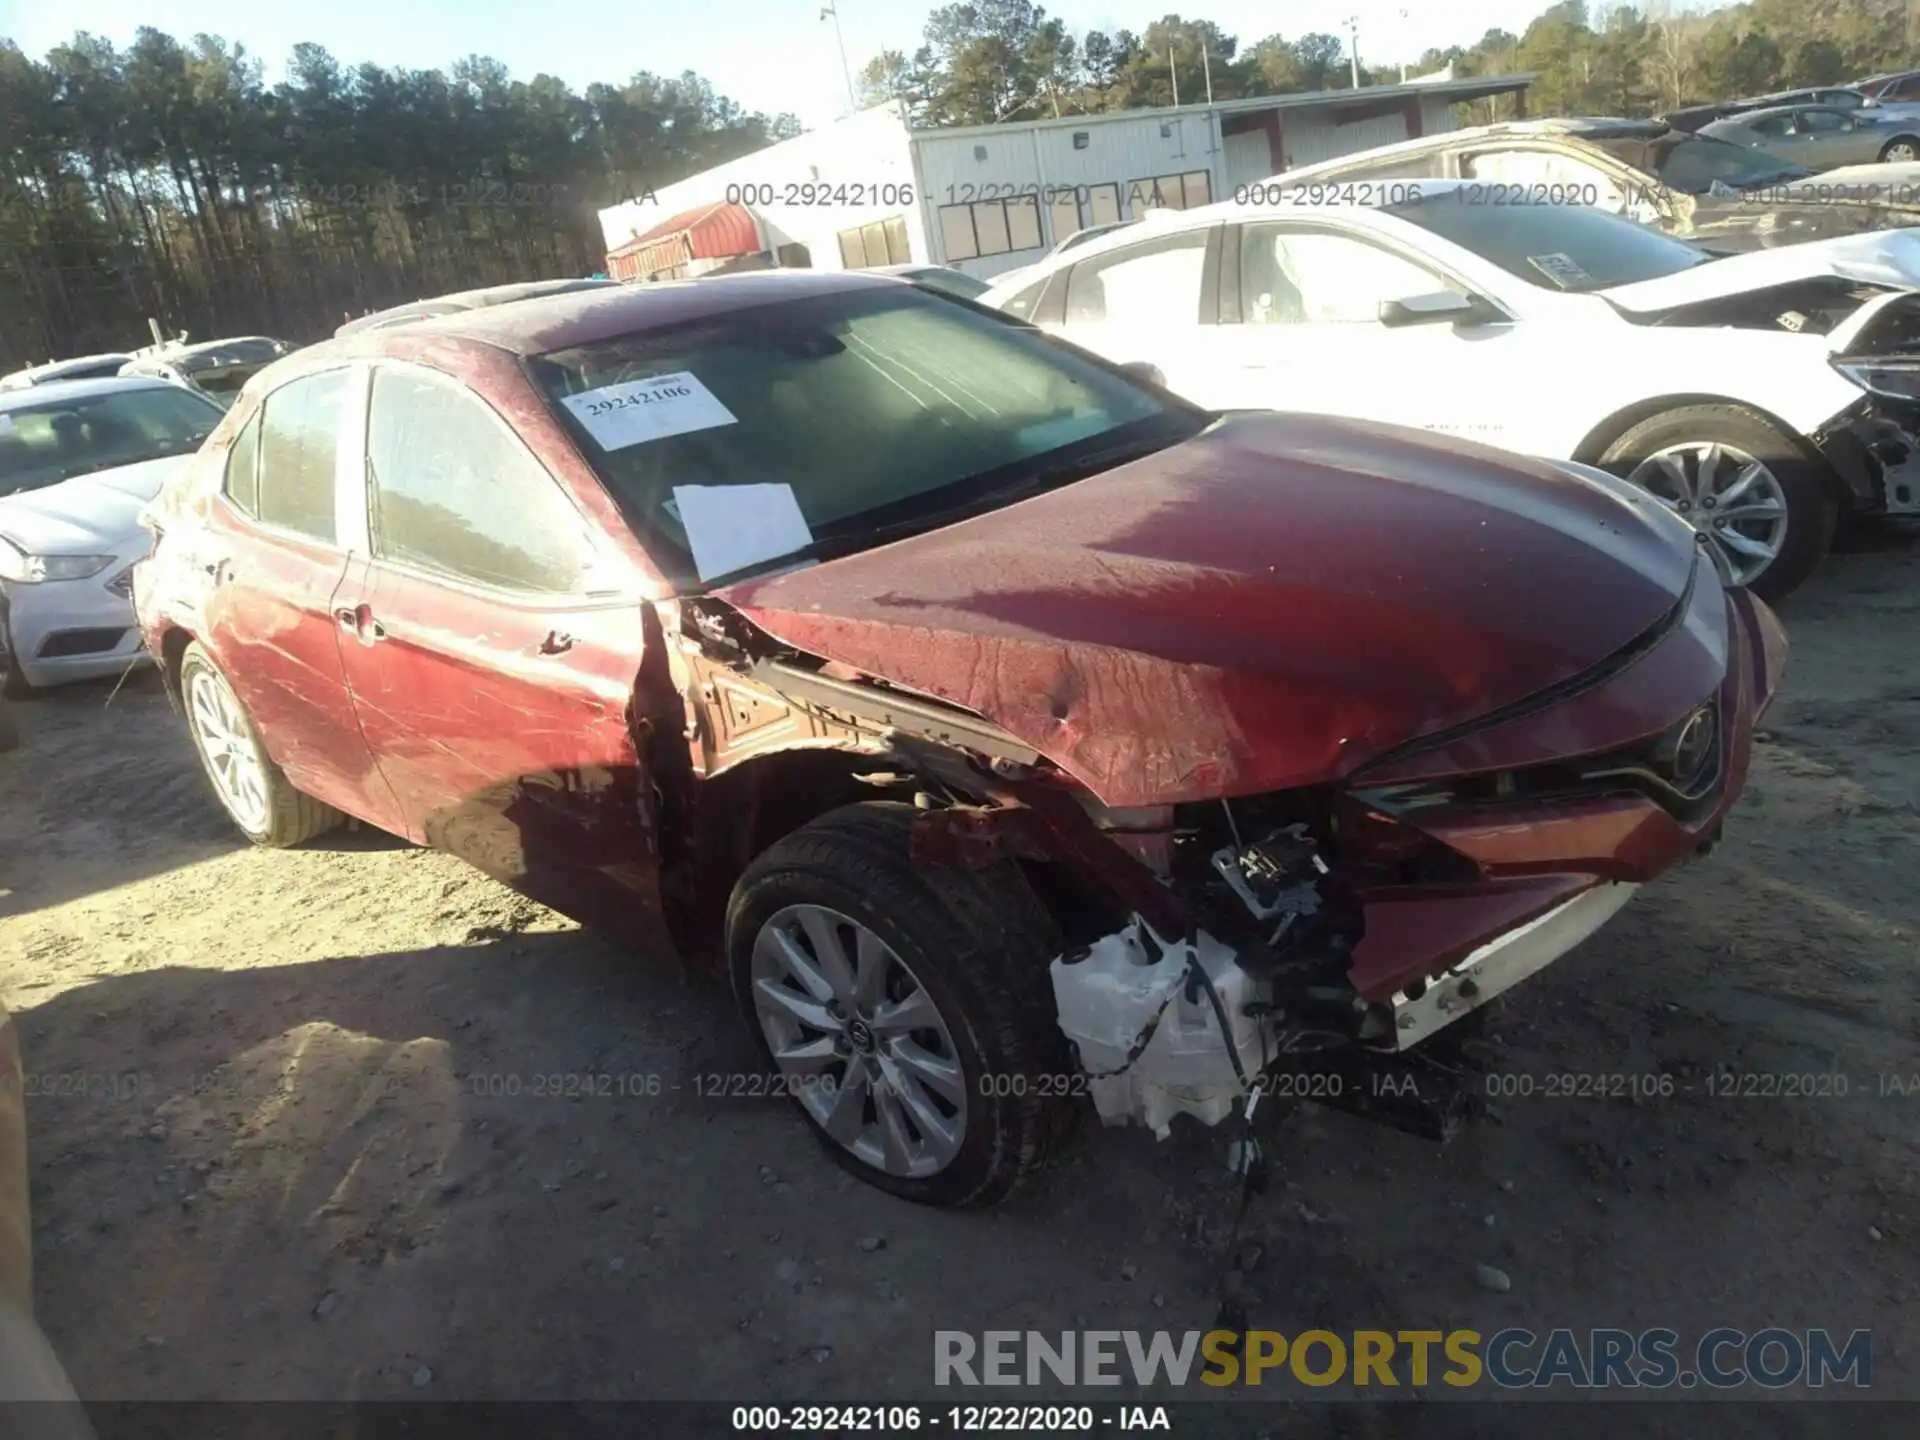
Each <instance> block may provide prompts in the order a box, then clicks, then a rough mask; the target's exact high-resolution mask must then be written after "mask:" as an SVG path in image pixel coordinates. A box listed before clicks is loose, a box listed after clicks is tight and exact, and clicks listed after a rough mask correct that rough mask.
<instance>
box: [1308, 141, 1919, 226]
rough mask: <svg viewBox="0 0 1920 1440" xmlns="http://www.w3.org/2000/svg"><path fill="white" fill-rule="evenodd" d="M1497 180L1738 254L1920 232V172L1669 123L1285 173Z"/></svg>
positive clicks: (1409, 148)
mask: <svg viewBox="0 0 1920 1440" xmlns="http://www.w3.org/2000/svg"><path fill="white" fill-rule="evenodd" d="M1446 178H1454V179H1467V180H1486V181H1490V182H1493V183H1495V184H1501V185H1510V186H1513V187H1515V189H1516V191H1517V192H1518V193H1533V192H1534V191H1535V189H1536V188H1537V189H1538V192H1539V193H1541V194H1552V195H1555V196H1558V197H1561V198H1566V197H1569V196H1571V197H1574V201H1575V203H1579V204H1587V205H1598V206H1599V207H1600V208H1601V209H1604V210H1610V211H1612V212H1614V213H1615V214H1618V215H1625V216H1627V217H1628V218H1629V219H1632V220H1637V221H1639V222H1640V223H1642V224H1644V225H1651V226H1653V227H1655V228H1656V229H1659V230H1663V231H1665V232H1666V233H1667V234H1669V235H1677V236H1679V237H1681V238H1682V239H1686V240H1692V241H1695V242H1697V243H1698V244H1701V245H1703V246H1705V247H1706V248H1708V249H1710V250H1714V251H1716V252H1720V253H1733V252H1738V251H1743V250H1767V249H1772V248H1774V247H1776V246H1780V245H1797V244H1799V243H1800V242H1801V241H1803V240H1824V239H1829V238H1832V237H1834V236H1839V235H1856V234H1859V233H1861V232H1862V231H1867V230H1891V229H1899V228H1902V227H1905V226H1910V225H1920V164H1906V165H1878V164H1875V165H1846V166H1842V167H1840V168H1838V169H1834V170H1827V171H1824V172H1822V173H1821V174H1819V175H1815V174H1814V173H1813V172H1812V171H1809V170H1807V169H1805V168H1804V167H1802V166H1799V165H1791V164H1788V163H1787V162H1786V161H1784V160H1778V159H1775V158H1773V157H1772V156H1769V155H1766V154H1764V153H1762V152H1759V151H1755V150H1750V149H1748V148H1746V147H1745V146H1742V145H1733V144H1729V143H1728V142H1727V141H1725V140H1716V139H1714V138H1712V137H1711V136H1708V135H1696V134H1689V133H1688V132H1687V131H1685V130H1680V129H1675V128H1673V127H1671V126H1669V125H1667V124H1666V123H1665V122H1664V121H1659V120H1610V119H1564V120H1519V121H1512V122H1509V123H1507V124H1503V125H1480V126H1475V127H1474V128H1472V129H1468V130H1453V131H1448V132H1446V133H1444V134H1439V135H1431V136H1427V137H1424V138H1422V139H1419V140H1408V141H1404V142H1402V143H1400V144H1397V145H1386V146H1382V147H1380V148H1379V149H1377V150H1363V151H1360V152H1359V153H1358V154H1354V155H1345V156H1342V157H1340V158H1339V159H1337V160H1329V161H1327V162H1325V163H1324V164H1319V165H1303V166H1301V167H1299V168H1298V169H1294V170H1289V171H1287V172H1286V173H1285V174H1284V175H1278V176H1275V177H1274V180H1273V182H1272V183H1273V185H1274V186H1276V187H1278V186H1287V187H1292V186H1300V187H1305V188H1306V189H1307V190H1308V192H1309V193H1311V192H1312V190H1313V187H1321V191H1322V193H1324V191H1325V187H1327V186H1330V185H1344V184H1347V183H1349V182H1352V181H1379V180H1415V179H1436V180H1437V179H1446Z"/></svg>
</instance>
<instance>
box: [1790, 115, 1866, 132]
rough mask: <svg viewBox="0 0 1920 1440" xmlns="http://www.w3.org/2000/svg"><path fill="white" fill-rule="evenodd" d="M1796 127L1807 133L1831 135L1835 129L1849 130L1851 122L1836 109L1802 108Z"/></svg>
mask: <svg viewBox="0 0 1920 1440" xmlns="http://www.w3.org/2000/svg"><path fill="white" fill-rule="evenodd" d="M1798 128H1799V129H1800V131H1801V132H1802V133H1804V134H1807V135H1831V134H1832V133H1833V132H1834V131H1836V130H1851V129H1852V128H1853V122H1852V121H1851V120H1849V119H1847V117H1846V116H1844V115H1842V114H1840V113H1839V112H1838V111H1837V110H1802V111H1801V112H1800V117H1799V123H1798Z"/></svg>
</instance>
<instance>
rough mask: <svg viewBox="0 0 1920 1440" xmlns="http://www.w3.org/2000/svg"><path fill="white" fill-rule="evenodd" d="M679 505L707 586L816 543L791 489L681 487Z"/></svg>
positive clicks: (677, 496)
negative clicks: (750, 566)
mask: <svg viewBox="0 0 1920 1440" xmlns="http://www.w3.org/2000/svg"><path fill="white" fill-rule="evenodd" d="M673 502H674V504H675V505H676V506H678V507H679V511H680V516H679V518H680V524H681V526H682V527H683V528H684V529H685V530H686V532H687V546H688V548H689V549H691V550H692V551H693V564H694V568H695V569H696V570H697V571H699V573H700V578H701V579H702V580H711V579H713V578H714V576H716V575H729V574H732V573H733V572H734V571H735V570H744V569H745V568H746V567H747V566H749V565H758V564H760V563H761V562H762V561H765V560H778V559H779V558H780V557H781V556H782V555H791V554H792V553H793V552H794V551H796V550H799V549H801V548H803V547H804V546H807V545H810V544H812V543H813V531H812V530H810V529H809V528H808V527H807V517H806V516H804V515H802V514H801V513H800V502H799V501H798V500H797V499H795V498H794V494H793V487H792V486H791V485H676V486H674V487H673Z"/></svg>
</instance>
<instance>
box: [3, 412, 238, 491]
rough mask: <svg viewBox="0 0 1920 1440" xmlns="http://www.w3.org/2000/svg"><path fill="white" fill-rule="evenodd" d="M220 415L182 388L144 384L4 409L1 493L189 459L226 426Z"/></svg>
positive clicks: (33, 488) (36, 488)
mask: <svg viewBox="0 0 1920 1440" xmlns="http://www.w3.org/2000/svg"><path fill="white" fill-rule="evenodd" d="M220 416H221V410H220V407H219V406H217V405H215V404H214V403H213V402H212V401H210V400H208V399H207V398H206V397H204V396H202V395H196V394H195V393H194V392H193V391H191V390H188V389H185V388H183V387H181V386H178V385H151V386H148V385H142V386H138V387H134V388H130V389H124V390H121V389H114V390H108V391H103V392H95V393H93V394H86V395H73V396H67V397H63V398H60V399H55V400H41V401H39V402H37V403H29V404H24V405H15V406H8V407H7V408H6V409H4V410H0V495H15V494H19V493H20V492H21V491H23V490H38V489H40V488H42V487H43V486H47V485H54V484H58V483H59V482H60V481H62V480H71V479H73V478H74V477H75V476H76V475H90V474H92V473H93V472H94V471H96V470H110V469H112V468H113V467H115V466H117V465H132V464H136V463H137V462H139V461H142V460H156V459H159V458H160V457H161V456H163V455H184V454H186V453H187V452H188V451H191V450H197V449H199V448H200V442H201V441H202V440H204V439H206V438H207V434H208V432H209V431H211V430H212V429H213V427H214V426H216V425H218V424H219V423H220Z"/></svg>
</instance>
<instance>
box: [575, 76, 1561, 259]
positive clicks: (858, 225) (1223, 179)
mask: <svg viewBox="0 0 1920 1440" xmlns="http://www.w3.org/2000/svg"><path fill="white" fill-rule="evenodd" d="M1532 78H1533V77H1532V76H1530V75H1505V76H1489V77H1480V78H1475V79H1470V80H1455V79H1450V78H1444V77H1427V78H1426V79H1424V80H1416V81H1412V82H1410V83H1407V84H1403V85H1374V86H1368V87H1366V88H1364V89H1359V90H1319V91H1312V92H1309V93H1305V94H1297V95H1267V96H1259V97H1256V98H1252V99H1246V100H1230V101H1223V102H1220V103H1217V104H1213V105H1181V106H1169V107H1161V108H1156V109H1141V110H1122V111H1116V112H1113V113H1110V114H1100V115H1070V116H1064V117H1062V118H1060V119H1053V120H1035V121H1025V122H1020V123H1015V124H1005V125H975V126H964V127H959V128H953V129H930V130H913V129H910V128H909V127H908V125H907V122H906V118H905V114H904V111H903V110H902V108H901V107H900V106H898V105H896V104H892V103H888V104H884V105H879V106H876V107H874V108H872V109H870V110H863V111H860V112H859V113H857V114H854V115H850V116H848V117H846V118H845V119H842V120H839V121H836V122H834V123H833V124H831V125H826V126H823V127H821V128H820V129H818V130H812V131H808V132H807V133H806V134H804V135H800V136H796V137H795V138H794V139H792V140H786V141H782V142H781V143H779V144H777V145H771V146H769V147H767V148H766V149H764V150H760V151H757V152H755V153H754V154H752V155H748V156H744V157H743V158H741V159H739V160H734V161H731V162H729V163H728V164H725V165H721V166H718V167H716V168H715V169H712V170H708V171H706V172H704V173H702V174H700V175H696V176H693V177H692V178H690V179H687V180H682V181H680V182H679V183H678V184H675V185H669V186H667V187H665V188H664V189H662V190H660V191H658V192H656V193H655V194H653V195H650V196H645V197H642V198H640V199H637V200H628V201H626V202H625V203H623V204H620V205H616V206H614V207H612V208H611V209H608V210H603V211H601V212H600V224H601V228H602V230H603V231H604V233H605V236H606V242H607V251H608V269H609V273H611V274H613V275H614V276H616V277H618V278H621V279H641V280H645V279H657V278H663V277H666V276H677V275H697V274H703V273H709V272H711V271H714V270H720V269H737V268H757V267H764V266H769V265H808V266H812V267H814V268H816V269H823V270H841V269H861V268H866V267H870V266H875V265H890V264H905V263H908V262H918V263H923V264H924V263H932V264H941V265H952V266H954V267H956V268H958V269H961V270H965V271H967V272H968V273H970V274H973V275H978V276H980V277H982V278H987V277H990V276H993V275H997V274H999V273H1001V272H1002V271H1005V270H1011V269H1015V268H1017V267H1018V266H1021V265H1026V264H1031V263H1032V262H1033V261H1034V260H1036V259H1038V258H1039V256H1040V254H1041V253H1042V252H1043V251H1044V250H1046V249H1047V248H1049V247H1050V246H1052V245H1054V244H1056V243H1058V242H1059V241H1060V240H1063V239H1065V238H1066V236H1068V235H1069V234H1071V233H1072V232H1073V231H1075V230H1078V229H1082V228H1084V227H1086V226H1089V225H1099V224H1104V223H1106V222H1108V221H1113V220H1122V219H1133V218H1136V217H1137V216H1139V215H1140V214H1141V213H1142V211H1144V210H1145V209H1148V208H1151V207H1152V206H1155V205H1166V206H1171V207H1174V208H1179V209H1184V208H1187V207H1190V206H1193V205H1204V204H1207V203H1208V202H1209V201H1212V200H1224V199H1226V198H1228V197H1229V196H1231V195H1232V194H1233V192H1234V191H1235V189H1237V188H1238V187H1240V186H1243V185H1248V184H1252V183H1254V182H1256V181H1260V180H1264V179H1266V178H1267V177H1269V176H1271V175H1276V174H1279V173H1280V172H1282V171H1284V170H1288V169H1291V168H1292V167H1294V166H1296V165H1308V164H1312V163H1314V162H1316V161H1320V160H1329V159H1332V158H1334V157H1335V156H1338V155H1348V154H1352V153H1353V152H1355V151H1358V150H1368V149H1371V148H1373V147H1374V146H1376V145H1387V144H1391V143H1393V142H1395V141H1399V140H1408V139H1413V138H1416V137H1418V136H1421V135H1432V134H1437V133H1440V132H1442V131H1446V130H1451V129H1453V128H1454V122H1453V115H1454V108H1453V107H1454V106H1455V105H1458V104H1460V103H1462V102H1464V101H1470V100H1478V99H1482V98H1485V97H1487V96H1490V95H1513V96H1515V97H1516V102H1517V105H1518V108H1519V111H1520V113H1522V114H1524V113H1525V105H1526V89H1527V86H1528V85H1529V84H1530V83H1531V81H1532Z"/></svg>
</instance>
